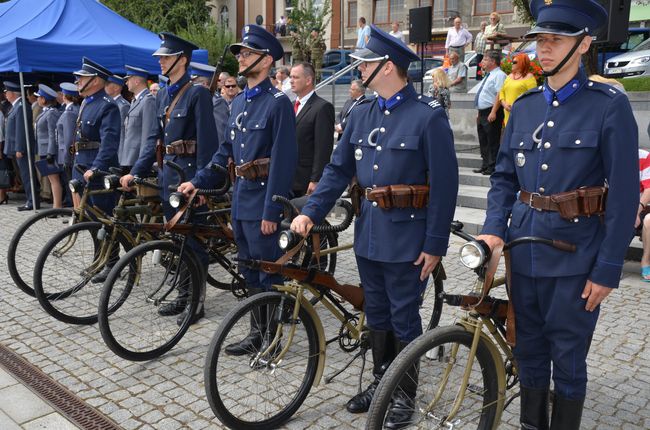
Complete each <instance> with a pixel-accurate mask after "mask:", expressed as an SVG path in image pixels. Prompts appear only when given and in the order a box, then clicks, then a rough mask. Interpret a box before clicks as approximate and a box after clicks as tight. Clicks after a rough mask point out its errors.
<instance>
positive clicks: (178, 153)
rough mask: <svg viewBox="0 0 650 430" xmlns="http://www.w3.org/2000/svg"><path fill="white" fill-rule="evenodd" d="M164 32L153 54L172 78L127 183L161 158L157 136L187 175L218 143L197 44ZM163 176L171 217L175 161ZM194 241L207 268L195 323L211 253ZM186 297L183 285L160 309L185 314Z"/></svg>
mask: <svg viewBox="0 0 650 430" xmlns="http://www.w3.org/2000/svg"><path fill="white" fill-rule="evenodd" d="M159 37H160V39H161V43H160V48H158V50H156V51H155V52H154V53H153V55H154V56H156V57H158V61H159V63H160V68H161V71H162V73H163V74H164V75H165V76H167V77H168V78H169V82H168V84H167V86H166V87H165V88H164V89H161V90H160V91H159V92H158V94H157V96H156V112H157V113H156V115H157V121H156V123H155V124H154V128H153V129H152V130H151V132H150V133H149V137H148V139H147V141H146V142H144V143H143V145H145V150H144V151H141V156H140V157H139V158H138V160H137V161H136V163H135V164H134V166H133V168H132V169H131V172H130V174H128V175H125V176H123V177H122V178H121V179H120V182H121V184H122V186H124V187H126V186H128V183H129V182H130V181H131V180H132V179H133V177H134V176H145V175H147V173H148V172H149V171H150V170H151V167H152V165H153V163H154V161H156V140H160V141H161V142H162V149H163V150H164V153H165V155H164V158H165V160H170V161H173V162H174V163H176V164H178V165H180V166H181V168H182V169H183V171H184V172H185V176H186V178H188V179H191V178H194V175H195V173H196V171H197V170H199V169H202V168H203V167H205V166H206V165H207V164H208V163H209V162H210V159H211V158H212V156H213V155H214V153H215V152H216V151H217V149H218V147H219V142H218V140H217V132H216V128H215V124H214V118H213V117H212V101H211V96H210V92H209V91H208V90H207V89H206V88H204V87H202V86H200V85H192V82H191V81H190V76H189V74H188V68H189V65H190V61H191V60H192V51H193V50H195V49H198V47H197V46H196V45H194V44H193V43H190V42H188V41H186V40H183V39H181V38H180V37H178V36H176V35H174V34H172V33H166V32H163V33H160V34H159ZM159 168H160V166H159ZM160 182H162V186H163V188H162V192H163V210H164V212H165V217H166V218H167V219H168V220H169V219H171V218H172V217H173V216H174V214H175V213H176V211H175V210H174V209H173V208H172V207H171V206H170V205H169V201H168V197H169V186H170V185H177V184H178V183H179V178H178V174H177V173H176V172H175V171H174V170H172V169H171V168H170V167H168V166H163V168H162V181H160ZM189 245H190V247H191V248H192V250H193V251H194V253H195V254H196V256H197V257H198V259H199V261H200V263H201V264H202V266H203V268H204V273H203V281H202V289H201V290H202V292H201V298H200V304H199V306H198V308H197V311H196V313H195V314H194V315H193V316H192V323H194V322H196V321H198V320H199V319H200V318H202V317H203V315H204V310H203V298H204V296H205V279H206V273H207V267H208V255H207V253H206V252H205V250H204V249H203V248H202V247H201V246H200V245H199V244H198V243H197V242H195V241H193V240H190V241H189ZM187 298H188V290H187V288H186V286H183V287H181V288H180V289H179V294H178V296H177V298H176V299H175V300H173V301H172V302H170V303H168V304H167V305H165V306H162V307H161V308H160V309H159V314H161V315H163V316H165V315H178V314H181V313H182V312H184V311H185V309H186V307H187ZM184 318H185V315H184V314H183V315H181V316H180V317H179V320H178V321H179V322H182V321H183V320H184Z"/></svg>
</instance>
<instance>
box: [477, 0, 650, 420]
mask: <svg viewBox="0 0 650 430" xmlns="http://www.w3.org/2000/svg"><path fill="white" fill-rule="evenodd" d="M530 9H531V12H532V15H533V18H534V19H535V21H536V22H537V25H536V26H535V27H534V28H533V29H532V30H531V31H529V32H528V35H527V36H528V37H529V38H535V39H536V41H537V57H538V58H539V61H540V63H541V65H542V69H543V71H544V75H546V77H547V79H546V82H545V84H544V85H543V86H541V87H539V88H536V89H533V90H530V91H529V92H527V93H525V94H524V95H522V96H521V97H520V98H519V99H518V100H517V101H516V102H515V103H514V104H513V107H512V111H511V116H510V120H509V121H508V124H507V127H506V131H505V134H504V137H503V141H502V143H501V147H500V150H499V155H498V158H497V165H496V170H495V172H494V174H493V175H492V177H491V182H492V188H491V189H490V192H489V194H488V208H487V214H486V219H485V223H484V226H483V231H482V235H481V236H479V237H478V239H482V240H484V241H485V242H486V243H487V244H488V245H489V246H490V248H491V249H492V250H498V249H499V248H500V247H502V246H503V243H504V241H511V240H513V239H517V238H519V237H522V236H539V237H543V238H548V239H559V240H563V241H566V242H569V243H572V244H574V245H575V247H576V250H575V252H573V253H568V252H563V251H560V250H557V249H555V248H551V247H548V246H544V245H539V244H538V245H535V244H531V245H524V246H518V247H516V248H513V249H512V252H511V255H510V256H511V258H510V261H511V284H512V285H511V287H510V288H511V297H510V300H511V304H512V305H514V310H515V320H516V339H515V347H514V356H515V359H516V361H517V370H518V373H519V382H520V387H521V416H520V421H521V426H522V428H525V429H548V428H549V413H548V405H549V386H550V380H551V374H552V379H553V382H554V392H555V395H554V397H553V412H552V416H551V419H550V428H551V429H553V430H560V429H562V430H574V429H576V430H577V429H579V428H580V422H581V417H582V410H583V405H584V400H585V395H586V389H587V364H586V358H587V351H588V349H589V343H590V342H591V337H592V335H593V333H594V329H595V327H596V321H597V319H598V313H599V310H600V303H601V302H602V301H603V300H604V299H605V298H606V297H607V296H608V294H609V293H611V291H612V289H613V288H616V287H618V284H619V279H620V277H621V270H622V268H623V259H624V258H625V254H626V251H627V248H628V245H629V242H630V239H631V238H632V234H633V231H632V228H631V227H630V226H632V225H633V224H634V219H635V216H636V212H637V207H638V204H639V194H638V187H639V173H638V163H639V162H638V151H637V145H638V143H637V142H638V132H637V125H636V122H635V120H634V116H633V114H632V109H631V107H630V103H629V101H628V99H627V97H626V96H625V94H623V93H621V92H620V91H619V90H618V89H614V88H612V87H610V86H609V85H606V84H600V83H597V82H593V81H590V80H589V79H588V78H587V75H586V73H585V71H584V69H583V68H582V67H581V64H580V59H581V55H583V54H585V53H587V52H588V50H589V46H590V45H591V41H592V38H591V34H594V32H596V30H598V29H599V28H601V27H603V26H604V25H606V23H607V12H606V11H605V9H604V8H603V7H602V6H601V5H600V4H599V3H598V2H597V1H594V0H584V1H580V2H577V1H574V0H552V1H549V0H546V1H545V0H533V1H531V3H530ZM605 203H606V205H605ZM508 218H510V222H509V223H508Z"/></svg>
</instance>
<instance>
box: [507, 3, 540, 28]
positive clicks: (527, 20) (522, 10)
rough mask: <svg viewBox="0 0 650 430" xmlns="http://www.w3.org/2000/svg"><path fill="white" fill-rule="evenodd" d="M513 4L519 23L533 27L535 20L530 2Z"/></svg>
mask: <svg viewBox="0 0 650 430" xmlns="http://www.w3.org/2000/svg"><path fill="white" fill-rule="evenodd" d="M512 4H513V5H514V6H515V9H516V10H517V21H519V22H520V23H522V24H529V25H533V24H534V23H535V20H534V19H533V17H532V15H531V14H530V6H529V0H512Z"/></svg>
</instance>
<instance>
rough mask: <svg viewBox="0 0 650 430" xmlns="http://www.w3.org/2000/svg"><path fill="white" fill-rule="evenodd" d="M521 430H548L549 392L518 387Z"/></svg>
mask: <svg viewBox="0 0 650 430" xmlns="http://www.w3.org/2000/svg"><path fill="white" fill-rule="evenodd" d="M520 392H521V399H520V400H521V408H520V409H521V412H520V414H519V423H520V424H521V428H522V430H548V403H549V390H548V388H547V389H545V390H540V389H535V388H526V387H524V386H521V387H520Z"/></svg>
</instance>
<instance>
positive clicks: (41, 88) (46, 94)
mask: <svg viewBox="0 0 650 430" xmlns="http://www.w3.org/2000/svg"><path fill="white" fill-rule="evenodd" d="M34 95H35V96H36V97H43V98H44V99H45V100H56V96H57V94H56V91H54V90H53V89H52V88H50V87H48V86H47V85H45V84H38V91H36V92H35V93H34Z"/></svg>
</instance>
